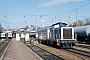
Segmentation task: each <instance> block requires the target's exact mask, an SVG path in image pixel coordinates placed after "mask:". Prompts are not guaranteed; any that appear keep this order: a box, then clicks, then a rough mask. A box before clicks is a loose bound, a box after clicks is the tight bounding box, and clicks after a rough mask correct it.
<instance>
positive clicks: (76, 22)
mask: <svg viewBox="0 0 90 60" xmlns="http://www.w3.org/2000/svg"><path fill="white" fill-rule="evenodd" d="M77 20H78V8H77V9H76V26H77V25H78V21H77Z"/></svg>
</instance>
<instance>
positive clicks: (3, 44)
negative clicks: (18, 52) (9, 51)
mask: <svg viewBox="0 0 90 60" xmlns="http://www.w3.org/2000/svg"><path fill="white" fill-rule="evenodd" d="M9 42H10V40H9V39H8V40H4V41H2V42H0V57H1V56H2V54H3V52H4V50H5V48H6V47H7V44H8V43H9Z"/></svg>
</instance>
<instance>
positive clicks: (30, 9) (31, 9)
mask: <svg viewBox="0 0 90 60" xmlns="http://www.w3.org/2000/svg"><path fill="white" fill-rule="evenodd" d="M37 3H38V1H36V3H35V4H34V6H33V7H32V8H31V9H30V10H29V12H28V13H27V14H25V15H24V17H25V16H27V15H28V14H29V13H30V12H31V11H32V9H33V8H34V7H35V5H36V4H37Z"/></svg>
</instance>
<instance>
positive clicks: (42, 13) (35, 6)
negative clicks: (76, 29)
mask: <svg viewBox="0 0 90 60" xmlns="http://www.w3.org/2000/svg"><path fill="white" fill-rule="evenodd" d="M37 1H38V2H37ZM76 8H78V19H80V20H83V21H85V18H89V17H90V0H0V22H1V24H2V27H4V28H6V29H9V28H15V29H16V28H18V27H25V26H26V25H36V15H37V22H38V26H41V25H42V23H41V22H40V21H41V20H42V19H44V20H45V21H46V22H49V23H50V24H52V20H53V23H55V22H58V21H63V22H66V23H68V22H69V23H73V22H75V21H76ZM36 11H37V13H36ZM68 12H69V13H68ZM68 17H69V19H68ZM46 25H48V24H46V23H45V26H46Z"/></svg>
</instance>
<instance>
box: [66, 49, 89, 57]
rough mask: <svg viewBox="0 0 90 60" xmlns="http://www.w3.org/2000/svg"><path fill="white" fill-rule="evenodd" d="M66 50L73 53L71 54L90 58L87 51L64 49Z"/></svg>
mask: <svg viewBox="0 0 90 60" xmlns="http://www.w3.org/2000/svg"><path fill="white" fill-rule="evenodd" d="M66 50H67V51H70V52H73V53H76V54H80V55H83V56H86V57H90V52H87V51H82V50H78V49H75V48H71V49H66Z"/></svg>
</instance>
